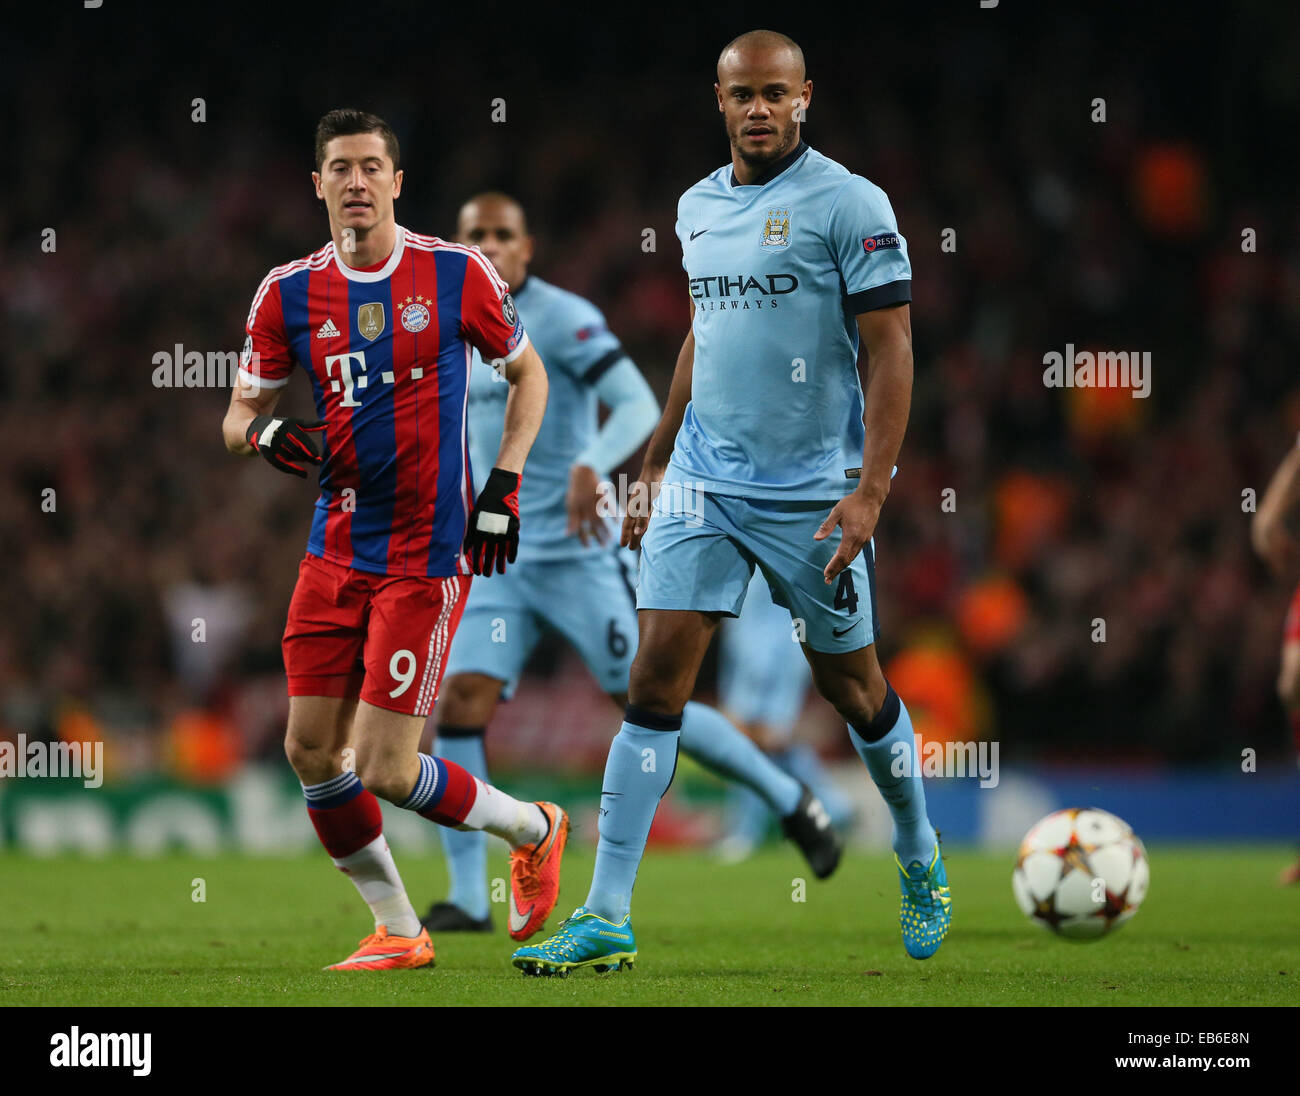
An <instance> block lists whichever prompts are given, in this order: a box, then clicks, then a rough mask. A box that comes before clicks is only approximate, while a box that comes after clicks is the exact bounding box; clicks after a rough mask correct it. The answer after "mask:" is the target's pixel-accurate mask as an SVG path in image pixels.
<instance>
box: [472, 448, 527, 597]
mask: <svg viewBox="0 0 1300 1096" xmlns="http://www.w3.org/2000/svg"><path fill="white" fill-rule="evenodd" d="M520 478H521V477H520V475H519V473H518V472H507V471H506V470H505V469H503V468H493V469H492V474H491V475H490V476H488V481H487V483H485V484H484V485H483V490H482V491H480V492H479V493H478V501H477V502H475V503H474V510H473V512H472V513H471V514H470V516H469V524H468V525H467V526H466V528H465V555H466V556H468V557H469V565H470V569H471V570H472V571H473V572H474V573H475V574H476V575H490V574H491V573H492V568H493V565H495V566H496V571H497V574H498V575H504V574H505V573H506V563H507V562H510V563H514V561H515V554H516V553H517V552H518V551H519V480H520Z"/></svg>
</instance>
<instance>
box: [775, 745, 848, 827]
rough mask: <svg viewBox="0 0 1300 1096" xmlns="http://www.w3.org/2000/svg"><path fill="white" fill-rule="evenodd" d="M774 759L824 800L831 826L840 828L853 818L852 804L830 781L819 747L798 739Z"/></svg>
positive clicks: (823, 803) (822, 801)
mask: <svg viewBox="0 0 1300 1096" xmlns="http://www.w3.org/2000/svg"><path fill="white" fill-rule="evenodd" d="M772 760H773V761H775V762H776V763H777V764H778V765H780V766H781V768H783V769H784V770H785V771H786V772H788V773H789V774H790V775H791V776H793V777H794V778H795V779H796V780H798V781H800V782H801V783H803V784H804V785H805V786H806V787H807V788H808V790H809V791H810V792H812V793H813V795H815V796H816V797H817V798H818V799H820V800H821V803H822V806H823V807H825V808H826V813H827V814H828V815H830V816H831V825H832V826H835V827H837V828H838V827H843V826H847V825H848V824H849V822H850V821H851V820H852V818H853V804H852V803H850V802H849V799H848V796H846V795H845V794H844V793H843V792H841V791H840V790H839V788H837V787H836V786H835V784H834V783H833V782H832V781H831V778H830V774H829V773H828V772H827V771H826V766H825V765H823V764H822V760H821V758H820V757H818V756H817V751H816V750H814V749H813V748H812V747H811V746H809V745H808V744H807V743H806V742H798V743H796V744H795V745H793V746H787V747H786V748H785V749H784V750H782V751H780V753H776V754H773V755H772Z"/></svg>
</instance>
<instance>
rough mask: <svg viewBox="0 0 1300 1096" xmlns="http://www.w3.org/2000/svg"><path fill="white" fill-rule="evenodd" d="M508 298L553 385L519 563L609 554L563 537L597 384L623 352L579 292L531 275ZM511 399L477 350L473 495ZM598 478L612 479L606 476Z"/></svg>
mask: <svg viewBox="0 0 1300 1096" xmlns="http://www.w3.org/2000/svg"><path fill="white" fill-rule="evenodd" d="M511 295H512V296H513V297H514V301H515V307H516V308H517V309H518V310H519V316H520V318H521V319H523V320H524V322H525V323H526V324H527V330H528V337H529V339H531V340H532V343H533V345H534V346H535V347H537V352H538V354H540V355H541V358H542V363H543V364H544V365H545V366H546V376H547V380H548V381H549V385H550V391H549V394H548V396H547V401H546V415H545V417H544V418H543V419H542V427H541V430H540V431H539V432H538V434H537V441H536V442H534V444H533V448H532V450H531V451H530V452H529V454H528V461H527V463H526V464H525V465H524V474H523V479H522V480H521V481H520V485H519V558H520V559H521V560H523V559H527V560H530V561H541V560H554V559H566V558H569V557H571V556H580V555H584V554H586V553H588V552H593V551H608V550H609V549H608V547H599V546H597V545H596V544H595V542H594V539H593V540H592V543H591V544H589V545H588V547H587V548H583V546H582V543H581V542H580V541H579V540H578V538H577V536H566V535H565V532H564V527H565V524H566V522H567V515H566V513H565V509H564V496H565V493H566V492H567V490H568V487H569V469H570V468H571V467H572V466H573V461H574V459H575V458H576V457H577V456H578V454H579V453H581V452H582V451H583V450H584V449H585V448H586V447H587V446H588V444H589V443H590V442H591V440H592V439H593V438H594V437H595V436H596V432H597V430H598V428H599V421H598V416H597V400H596V392H595V388H594V385H595V384H596V382H597V381H598V380H599V379H600V378H601V377H602V376H603V375H604V374H605V372H606V371H607V370H609V369H610V368H611V367H612V366H614V365H615V364H617V363H618V362H619V361H620V360H621V359H622V358H624V357H625V356H626V353H625V351H624V350H623V347H622V346H621V345H620V344H619V341H618V339H617V338H615V336H614V335H613V334H612V333H611V332H610V330H609V328H608V327H606V326H605V317H604V316H602V315H601V313H600V309H598V308H597V307H596V306H595V305H594V304H592V303H591V302H590V301H587V300H585V299H584V298H582V297H579V296H578V295H577V294H576V293H570V292H568V290H565V289H560V288H559V287H558V286H554V285H551V284H550V283H549V282H544V281H542V279H541V278H539V277H537V275H536V274H530V275H528V277H527V278H525V279H524V284H523V285H522V286H520V288H519V289H518V290H517V291H514V292H512V294H511ZM509 392H510V385H509V384H507V383H506V380H505V378H504V377H502V376H500V375H499V374H498V373H497V372H496V371H495V370H494V369H492V367H491V366H490V365H488V364H486V363H485V362H484V361H483V360H482V358H480V357H479V354H478V351H477V350H476V351H474V362H473V367H472V369H471V372H470V381H469V407H468V413H467V416H466V419H467V430H468V432H469V451H470V467H471V469H472V470H473V474H474V489H475V492H478V491H481V490H482V489H483V484H484V483H486V482H487V477H488V473H489V472H491V471H492V466H493V464H494V463H495V462H496V459H497V453H498V452H499V451H500V449H501V433H502V430H503V428H504V425H505V413H506V396H507V395H508V394H509ZM597 472H598V473H599V474H600V475H601V476H602V477H603V476H607V475H608V469H597Z"/></svg>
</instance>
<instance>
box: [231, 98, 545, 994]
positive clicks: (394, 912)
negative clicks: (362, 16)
mask: <svg viewBox="0 0 1300 1096" xmlns="http://www.w3.org/2000/svg"><path fill="white" fill-rule="evenodd" d="M316 169H317V170H316V171H314V172H313V173H312V179H313V181H314V183H315V187H316V196H317V197H318V198H320V199H322V200H323V201H324V202H325V207H326V211H327V213H328V216H329V224H330V235H331V240H330V242H329V243H328V244H326V245H325V246H324V247H323V248H321V249H320V250H319V251H316V252H314V253H313V254H311V255H309V256H307V257H306V258H304V259H299V260H297V261H295V262H291V263H286V264H285V265H283V266H278V267H276V268H275V269H273V270H272V271H271V272H270V273H269V274H268V275H267V276H266V278H265V279H264V280H263V282H262V284H261V286H259V288H258V290H257V293H256V295H255V296H254V298H253V305H252V308H251V309H250V311H249V315H248V323H247V328H246V330H247V340H246V342H245V344H244V353H243V355H242V357H241V360H240V371H239V377H238V380H237V382H236V385H235V389H234V392H233V393H232V396H231V402H230V408H229V410H228V411H227V413H226V418H225V421H224V423H223V425H222V433H223V436H224V438H225V442H226V446H227V448H228V449H230V450H231V451H232V452H235V453H240V454H244V455H250V456H251V455H254V454H260V455H262V456H263V457H265V458H266V459H267V461H268V462H269V463H271V464H272V465H273V466H275V467H276V468H278V469H280V470H281V471H285V472H289V473H291V474H294V475H299V476H306V474H307V466H308V465H319V466H320V483H319V486H320V496H319V498H318V499H317V501H316V514H315V518H314V520H313V522H312V529H311V535H310V538H309V540H308V543H307V554H306V556H305V558H304V559H303V561H302V564H301V565H300V567H299V572H298V582H297V585H296V586H295V588H294V593H293V598H292V600H291V602H290V606H289V619H288V625H287V627H286V629H285V633H284V643H283V652H284V663H285V671H286V673H287V675H288V683H289V697H290V702H289V727H288V733H287V736H286V742H285V749H286V753H287V754H288V757H289V761H290V763H291V764H292V765H293V768H294V771H295V772H296V773H297V774H298V778H299V780H301V781H302V784H303V792H304V795H305V797H306V799H307V807H308V812H309V814H310V816H311V820H312V823H313V825H314V826H315V828H316V832H317V834H318V835H319V836H320V839H321V842H322V844H323V845H324V846H325V848H326V850H327V851H328V852H329V854H330V856H331V858H332V859H333V861H334V863H335V865H336V866H337V867H338V868H339V869H340V870H342V871H343V872H344V873H346V874H347V875H348V876H349V877H350V878H351V879H352V881H353V882H354V883H355V884H356V886H357V888H358V890H359V891H360V892H361V895H362V897H363V898H364V899H365V900H366V902H367V904H368V905H369V906H370V908H371V911H372V913H373V914H374V918H375V933H374V934H373V935H370V936H367V937H366V938H365V939H364V940H362V942H361V946H360V948H359V949H358V950H357V951H356V953H355V954H353V955H352V956H350V957H349V958H348V959H346V960H344V961H343V962H342V963H338V964H335V965H334V967H333V968H332V969H348V970H375V969H389V968H394V967H419V966H428V965H432V963H433V961H434V952H433V945H432V943H431V941H430V940H429V936H428V933H427V932H426V931H425V930H424V929H423V928H422V927H421V925H420V923H419V918H418V917H417V916H416V914H415V910H414V908H413V907H412V906H411V903H410V900H409V899H408V898H407V895H406V891H405V888H404V887H403V886H402V882H401V878H400V876H399V875H398V872H397V868H396V865H395V864H394V862H393V857H392V854H391V852H390V851H389V849H388V845H387V843H386V842H385V840H384V837H383V832H382V818H381V815H380V808H379V803H378V800H377V799H376V796H379V797H381V798H384V799H387V800H388V801H389V802H391V803H394V804H396V805H398V806H401V807H405V808H407V809H409V810H413V811H416V812H418V813H419V814H421V815H423V816H424V817H426V818H429V819H431V820H432V821H435V822H438V823H440V824H442V825H447V826H456V827H459V828H465V829H481V830H485V831H487V832H488V833H493V834H496V835H498V836H500V837H502V838H504V839H505V840H506V841H507V842H508V843H509V844H510V846H511V849H512V854H511V878H512V886H513V888H514V891H515V901H516V905H517V907H518V908H519V909H521V910H530V911H531V916H530V917H529V918H528V921H527V924H525V925H524V926H522V928H521V933H520V937H519V938H523V936H524V935H532V933H534V932H536V931H537V930H538V929H539V928H541V926H542V924H543V922H544V921H545V919H546V916H547V914H548V913H549V912H550V910H551V908H552V906H553V905H554V903H555V896H556V892H557V890H558V886H559V866H560V859H561V857H562V855H563V850H564V844H565V840H566V837H567V833H568V816H567V815H566V814H565V813H564V811H562V810H561V809H560V808H559V807H557V806H555V805H554V804H552V803H522V802H519V801H516V800H514V799H512V798H511V797H510V796H508V795H505V794H504V793H503V792H501V791H499V790H498V789H496V788H493V787H491V786H490V785H487V784H485V783H483V782H482V781H479V780H478V779H476V778H475V777H474V776H472V775H471V774H470V773H468V772H466V771H465V770H464V769H462V768H461V767H460V766H458V765H456V764H454V763H453V762H449V761H446V760H444V759H442V758H434V757H430V756H429V755H427V754H424V755H422V754H420V752H419V749H418V745H419V738H420V731H421V728H422V727H423V724H424V719H425V717H426V716H427V715H428V714H429V713H430V712H431V711H432V710H433V704H434V700H435V699H436V697H437V693H438V686H439V684H440V682H441V680H442V673H443V667H444V665H445V660H446V654H447V650H448V648H449V646H450V644H451V638H452V636H453V634H454V633H455V630H456V625H457V623H458V621H459V620H460V615H461V611H462V609H463V607H464V603H465V596H466V594H467V593H468V590H469V584H470V579H471V574H480V575H488V574H491V572H492V571H493V570H494V569H495V570H496V571H497V573H500V574H503V573H504V571H505V567H506V565H507V563H511V562H513V561H514V558H515V551H516V548H517V545H518V539H519V504H518V489H519V481H520V474H521V472H522V470H523V467H524V460H525V458H526V457H527V455H528V451H529V449H530V448H531V446H532V444H533V441H534V439H535V438H536V436H537V431H538V428H539V426H540V424H541V421H542V415H543V412H544V411H545V408H546V394H547V381H546V371H545V369H544V367H543V365H542V361H541V358H540V357H539V356H538V354H537V351H536V350H535V349H534V348H533V347H532V345H531V344H530V343H529V341H528V336H527V334H526V333H525V332H524V329H523V325H522V324H521V323H520V321H519V317H518V315H517V314H516V312H515V307H514V302H513V301H512V300H511V298H510V294H509V292H508V290H507V287H506V284H505V282H503V281H502V280H501V278H500V277H499V276H498V275H497V273H496V271H495V269H494V268H493V266H492V264H491V263H490V262H488V261H487V259H485V258H484V257H483V255H482V253H481V252H479V251H478V249H477V248H473V247H466V246H463V245H460V244H453V243H446V242H444V241H442V240H440V239H438V238H437V237H433V236H421V235H418V234H416V233H414V232H410V231H408V230H406V229H404V228H403V227H401V226H400V225H398V224H397V223H396V220H395V218H394V211H393V205H394V202H395V200H396V199H397V198H398V196H399V195H400V193H401V187H402V171H401V168H400V150H399V147H398V142H397V138H396V136H395V135H394V133H393V131H392V130H391V128H389V126H388V125H387V124H386V123H385V122H384V121H383V120H382V119H380V118H377V117H376V116H374V115H371V114H365V113H363V112H360V111H354V110H338V111H331V112H330V113H329V114H327V115H325V116H324V117H323V118H322V119H321V121H320V123H319V125H318V126H317V130H316ZM473 349H477V350H478V351H479V353H480V354H481V355H482V356H483V358H484V359H486V360H488V361H491V362H492V364H493V366H494V367H495V368H496V369H498V370H499V371H500V373H501V375H502V376H503V377H504V379H505V380H506V381H507V382H508V384H509V391H510V395H509V398H508V399H507V401H506V408H505V426H504V432H503V436H502V441H501V447H500V450H499V452H498V454H497V459H496V463H495V466H494V467H493V469H492V472H491V475H490V476H489V477H488V478H487V482H486V483H485V484H484V488H483V490H482V491H481V492H480V494H479V496H478V498H477V500H476V501H474V500H473V498H472V492H473V487H472V484H473V480H472V478H471V469H470V463H469V454H468V450H467V448H466V442H465V404H466V393H467V388H468V381H469V373H470V364H471V358H472V350H473ZM295 364H297V365H300V366H301V367H302V369H303V371H304V372H305V373H306V374H307V377H308V380H309V381H310V383H311V390H312V396H313V399H314V402H315V405H316V419H315V420H314V421H303V420H300V419H293V418H287V417H283V416H277V415H276V414H275V408H276V405H277V403H278V401H279V398H280V395H281V393H282V392H283V390H284V387H285V385H286V384H287V383H288V381H289V377H290V373H291V371H292V368H293V366H294V365H295ZM316 438H319V439H320V440H321V443H322V447H321V450H320V451H319V452H318V451H317V448H316V441H315V439H316Z"/></svg>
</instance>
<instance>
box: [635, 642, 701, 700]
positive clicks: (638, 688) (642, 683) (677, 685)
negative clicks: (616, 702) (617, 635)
mask: <svg viewBox="0 0 1300 1096" xmlns="http://www.w3.org/2000/svg"><path fill="white" fill-rule="evenodd" d="M690 693H691V684H690V682H689V681H685V682H684V681H683V675H682V674H681V672H680V668H679V667H676V666H673V665H672V664H671V662H670V661H668V660H665V661H664V662H660V661H658V660H655V659H646V660H645V661H642V659H641V655H640V652H638V653H637V658H636V661H634V662H633V663H632V672H631V673H630V674H629V675H628V683H627V698H628V703H629V704H635V705H636V706H637V707H638V708H645V709H646V710H647V711H651V712H661V713H663V714H665V715H671V714H674V713H676V712H680V711H681V710H682V709H683V708H684V707H685V706H686V701H687V700H688V699H690Z"/></svg>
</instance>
